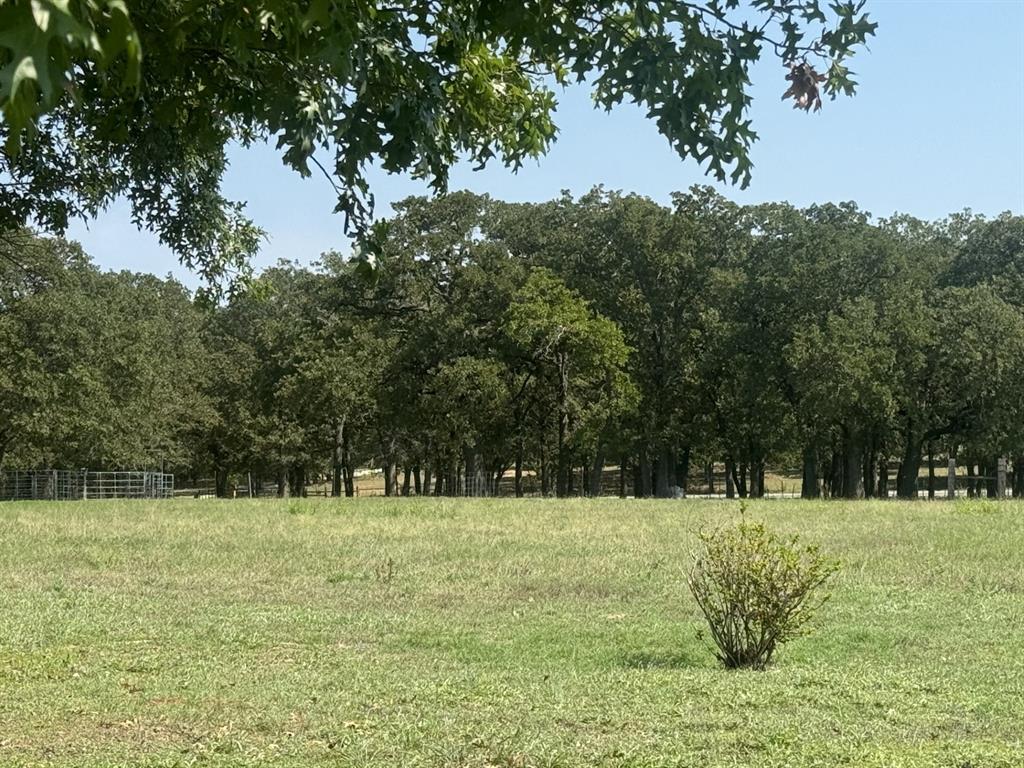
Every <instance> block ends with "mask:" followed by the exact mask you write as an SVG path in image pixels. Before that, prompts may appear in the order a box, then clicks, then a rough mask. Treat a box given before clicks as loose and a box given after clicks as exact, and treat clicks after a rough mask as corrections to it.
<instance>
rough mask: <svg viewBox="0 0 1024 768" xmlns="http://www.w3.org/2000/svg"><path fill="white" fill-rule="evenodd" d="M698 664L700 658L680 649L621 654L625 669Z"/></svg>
mask: <svg viewBox="0 0 1024 768" xmlns="http://www.w3.org/2000/svg"><path fill="white" fill-rule="evenodd" d="M700 665H701V660H700V659H698V658H696V657H694V656H693V655H692V654H690V653H687V652H686V651H685V650H682V649H677V650H671V651H635V652H632V653H627V654H625V655H624V656H622V666H624V667H626V668H627V669H683V668H685V667H697V666H700Z"/></svg>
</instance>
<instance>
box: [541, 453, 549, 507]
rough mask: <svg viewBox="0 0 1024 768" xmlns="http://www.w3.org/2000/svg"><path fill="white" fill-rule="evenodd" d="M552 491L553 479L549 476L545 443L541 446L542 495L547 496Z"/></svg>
mask: <svg viewBox="0 0 1024 768" xmlns="http://www.w3.org/2000/svg"><path fill="white" fill-rule="evenodd" d="M550 492H551V480H550V478H549V477H548V462H547V454H546V453H545V452H544V444H543V443H541V446H540V495H541V496H545V497H546V496H547V495H548V494H549V493H550Z"/></svg>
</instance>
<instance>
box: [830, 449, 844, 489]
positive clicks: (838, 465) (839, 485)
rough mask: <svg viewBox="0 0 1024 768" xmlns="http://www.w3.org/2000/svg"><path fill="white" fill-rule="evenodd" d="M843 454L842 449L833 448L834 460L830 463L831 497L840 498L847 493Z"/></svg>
mask: <svg viewBox="0 0 1024 768" xmlns="http://www.w3.org/2000/svg"><path fill="white" fill-rule="evenodd" d="M843 476H844V474H843V454H842V451H839V450H836V448H834V447H833V449H832V460H831V464H830V465H829V477H828V495H829V497H830V498H833V499H838V498H840V497H842V496H843V495H844V493H845V490H844V488H843Z"/></svg>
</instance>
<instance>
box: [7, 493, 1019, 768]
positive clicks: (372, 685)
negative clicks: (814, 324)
mask: <svg viewBox="0 0 1024 768" xmlns="http://www.w3.org/2000/svg"><path fill="white" fill-rule="evenodd" d="M735 510H736V505H735V504H725V503H717V502H709V501H700V500H694V501H682V502H679V501H673V502H670V501H664V502H654V501H651V502H643V501H629V502H621V501H618V500H606V501H605V500H601V501H572V502H556V501H552V500H547V501H544V500H527V501H520V502H513V501H493V502H482V501H469V500H466V501H449V500H444V501H442V500H432V499H419V500H417V499H405V500H386V499H364V500H356V501H355V502H352V501H346V502H333V501H327V500H322V501H317V502H313V501H296V502H291V503H287V502H281V503H277V502H270V501H266V502H246V501H235V502H216V501H186V502H155V503H141V502H140V503H104V502H84V503H68V504H58V505H52V504H42V503H39V504H13V505H12V504H6V505H0V764H2V765H17V766H27V765H57V766H76V767H77V766H86V767H92V766H128V765H131V766H191V765H201V766H236V765H238V766H247V765H274V766H328V765H329V766H360V767H362V766H438V767H440V766H479V767H480V768H483V767H484V766H519V767H521V768H525V767H526V766H701V767H703V766H711V767H715V768H717V767H724V766H779V767H782V766H786V767H788V766H857V767H858V768H861V767H871V766H878V767H881V766H886V767H889V766H929V767H930V766H935V767H936V768H938V767H942V768H968V767H969V768H982V767H998V766H1024V725H1022V717H1024V567H1022V563H1024V507H1022V506H1021V505H1019V504H1016V503H1009V502H1007V503H1005V504H1001V505H994V504H990V505H985V504H975V505H970V504H968V503H966V502H954V503H942V502H940V503H933V504H928V503H924V502H921V503H916V504H901V503H893V502H889V503H884V502H879V503H860V504H843V503H801V502H780V501H769V502H764V503H760V504H752V505H751V507H750V513H751V514H752V515H754V516H757V517H763V518H764V519H767V520H768V521H769V522H770V523H771V524H773V525H774V526H776V527H777V528H778V529H781V530H785V531H799V532H801V533H803V534H804V535H805V537H806V538H807V539H808V540H810V541H814V542H817V543H820V544H822V545H823V547H824V548H825V550H826V551H827V552H828V553H830V554H834V555H836V556H838V557H840V558H841V559H842V561H843V563H844V568H843V570H842V572H841V573H840V575H839V576H838V577H837V580H836V582H835V584H834V589H833V592H834V596H833V599H832V601H831V602H830V603H829V604H828V605H827V607H826V608H825V610H824V612H823V613H822V615H821V617H820V621H819V622H818V623H819V628H818V631H817V632H816V634H814V635H812V636H810V637H807V638H803V639H800V640H798V641H795V642H794V643H793V644H791V645H789V646H787V647H785V648H784V649H783V650H782V652H781V654H780V656H779V658H778V662H777V664H776V665H775V667H774V668H773V669H771V670H770V671H768V672H764V673H757V672H730V671H726V670H723V669H721V668H719V667H718V666H717V665H716V663H715V661H714V659H713V656H712V654H711V653H710V651H709V650H708V649H707V648H706V647H705V646H704V645H703V643H702V641H701V640H700V639H698V638H697V636H696V635H697V631H698V630H699V629H700V626H701V624H700V621H699V619H698V615H697V613H696V609H695V607H694V605H693V603H692V600H691V599H690V597H689V594H688V593H687V590H686V587H685V571H686V568H687V565H688V552H689V550H690V548H691V546H692V544H693V541H694V536H693V534H694V532H695V531H696V530H698V529H699V528H700V527H701V526H703V525H706V524H708V523H709V522H711V521H715V520H722V519H725V518H727V517H728V516H730V515H733V514H735Z"/></svg>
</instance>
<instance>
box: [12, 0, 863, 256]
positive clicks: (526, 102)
mask: <svg viewBox="0 0 1024 768" xmlns="http://www.w3.org/2000/svg"><path fill="white" fill-rule="evenodd" d="M862 7H863V2H853V1H852V0H844V1H843V2H836V3H829V4H825V3H822V2H821V1H820V0H800V2H780V1H778V0H750V2H748V3H744V4H740V3H738V2H725V3H722V2H720V1H719V0H710V1H708V2H699V3H677V2H672V1H670V0H658V2H655V3H653V4H652V3H641V2H634V1H633V0H627V1H625V2H623V1H616V2H609V1H605V0H594V1H592V2H528V3H514V2H490V3H478V2H466V1H465V0H461V1H459V2H445V3H440V2H428V3H423V2H412V0H402V1H401V2H394V3H389V4H387V5H384V6H382V5H380V4H377V3H371V2H365V0H360V2H354V3H339V2H331V1H329V0H317V2H312V3H299V2H296V0H231V2H210V3H201V2H185V1H184V0H147V1H146V2H141V1H140V0H2V2H0V30H3V31H2V34H0V110H2V112H3V124H2V125H0V134H2V136H3V139H4V142H5V149H4V151H3V153H2V154H0V173H2V174H3V175H4V176H7V177H10V179H11V184H9V185H5V186H3V187H2V188H0V229H5V228H9V227H10V226H12V225H20V224H24V223H26V222H28V221H30V220H32V221H35V222H37V223H38V224H39V225H40V226H42V227H44V228H45V229H47V230H50V231H52V232H55V233H58V234H59V233H61V232H62V231H63V230H64V228H65V227H66V226H67V222H68V220H69V218H72V217H91V216H93V215H95V214H96V212H97V211H98V210H100V209H101V208H103V207H104V206H105V205H107V204H108V203H109V202H110V201H111V200H112V199H113V198H114V197H117V196H127V197H128V199H129V200H130V202H131V205H132V210H133V214H134V217H135V219H136V221H137V222H138V223H139V224H140V225H141V226H145V227H149V228H151V229H154V230H155V231H156V232H157V233H158V234H159V236H160V238H161V240H162V241H163V242H164V243H166V244H168V245H169V246H171V247H172V248H174V249H175V250H176V251H177V252H178V253H179V254H180V255H181V257H182V258H183V259H184V260H185V261H186V262H187V263H189V264H191V265H193V266H196V267H198V268H199V269H200V270H202V271H203V272H204V273H205V274H207V275H208V276H217V275H219V274H222V273H223V272H224V271H225V270H232V269H242V268H244V265H245V259H246V257H247V256H248V255H250V254H251V253H252V252H253V251H254V250H255V249H256V248H257V247H258V245H259V238H260V232H259V230H258V229H256V228H255V227H254V226H253V225H252V224H251V223H250V222H248V221H247V220H246V218H245V217H244V215H243V213H242V209H241V207H240V206H238V205H237V204H235V203H232V202H231V201H228V200H226V199H224V197H223V196H222V195H221V193H220V182H221V177H222V175H223V173H224V170H225V167H226V158H225V149H226V147H227V146H228V145H229V144H230V143H231V142H236V141H237V142H239V143H241V144H245V145H247V144H251V143H253V142H257V141H264V140H267V141H273V142H276V145H277V148H278V150H279V151H280V152H281V156H282V159H283V160H284V162H285V163H286V164H287V165H288V166H290V167H291V168H293V169H294V170H296V171H297V172H299V173H300V174H302V175H307V176H308V175H310V174H311V173H314V172H320V171H322V172H324V173H325V174H326V175H327V176H328V177H329V178H330V179H331V180H332V183H334V185H335V187H336V190H337V194H338V203H337V210H338V211H340V212H341V213H342V214H344V216H345V217H346V225H347V226H348V225H351V228H353V229H354V230H355V231H357V232H360V233H366V232H367V227H366V224H367V222H368V218H369V216H370V214H371V210H372V194H371V191H370V189H369V185H368V182H367V178H366V168H367V167H368V166H370V165H372V164H376V165H378V166H379V167H381V168H383V169H384V170H385V171H388V172H411V173H412V174H413V175H414V176H416V177H418V178H423V179H428V180H429V181H430V183H431V185H432V187H433V188H434V189H435V190H438V191H443V190H444V189H445V188H446V186H447V181H448V171H449V168H450V167H451V165H452V164H453V163H454V162H456V160H457V159H459V158H461V157H467V158H469V159H470V160H471V161H472V162H473V163H474V164H475V165H477V166H483V165H484V164H486V163H487V162H489V161H491V160H494V159H498V160H500V161H501V162H503V163H505V164H506V165H509V166H511V167H513V168H518V167H519V166H520V165H521V164H522V163H523V161H524V160H526V159H527V158H530V157H536V156H538V155H540V154H543V153H544V152H545V151H546V150H547V148H548V146H549V145H550V143H551V142H552V141H553V139H554V137H555V134H556V131H557V128H556V126H555V123H554V120H553V113H554V110H555V103H556V101H555V92H554V91H553V90H552V86H553V85H558V86H564V85H567V84H569V83H570V82H573V81H589V82H590V83H591V85H592V89H593V94H594V100H595V104H596V105H597V106H599V107H601V108H604V109H611V108H613V107H614V106H615V105H617V104H619V103H621V102H622V101H624V100H626V101H630V102H633V103H636V104H638V105H639V106H640V107H641V108H642V109H644V110H645V111H646V113H647V115H648V117H649V118H650V119H652V120H654V121H655V123H656V124H657V126H658V129H659V131H660V132H661V133H662V134H663V135H664V136H665V137H666V139H667V140H668V141H669V142H670V144H671V145H672V146H673V147H674V148H675V150H676V151H677V152H678V153H679V155H680V156H681V157H683V158H688V159H692V160H694V161H697V162H700V163H702V164H704V165H705V166H706V167H707V169H708V171H709V172H710V173H711V174H713V175H714V176H715V177H716V178H718V179H724V178H726V176H729V177H731V178H732V179H733V180H734V181H740V182H742V183H743V184H744V185H745V184H746V183H747V181H748V180H749V178H750V170H751V163H750V159H749V154H748V153H749V147H750V145H751V143H752V142H753V141H754V140H755V138H756V134H755V132H754V130H753V129H752V127H751V121H750V119H749V117H748V111H749V106H750V96H749V94H748V86H749V78H748V71H749V69H750V67H751V65H752V64H753V63H754V62H755V61H757V60H758V59H759V58H760V57H761V55H762V53H763V51H765V50H768V51H770V52H771V53H772V54H773V55H774V56H775V57H776V58H778V59H779V60H780V62H781V63H784V64H789V65H791V66H795V65H797V64H798V63H799V66H801V67H803V68H805V69H806V70H807V71H808V72H814V73H816V72H817V70H816V69H815V67H818V68H820V69H821V75H820V76H819V75H817V74H816V75H815V78H814V79H815V83H817V82H818V79H819V77H820V78H823V80H824V82H823V87H824V90H825V91H826V92H827V93H828V94H830V95H832V96H833V97H834V96H835V95H836V94H838V93H847V94H851V93H853V91H854V88H855V85H856V84H855V82H854V80H853V78H852V76H851V73H850V72H849V70H848V68H847V62H848V59H849V57H850V56H851V55H852V54H853V53H854V52H855V51H856V50H857V49H858V48H859V47H860V46H862V45H863V44H864V43H865V42H866V40H867V39H868V38H869V37H870V36H871V35H873V34H874V31H875V24H874V23H872V22H870V21H869V19H868V16H867V14H865V13H863V12H862ZM799 98H802V97H798V101H799ZM324 154H330V155H333V162H331V161H327V162H326V163H325V162H324V161H322V160H321V159H320V157H321V156H323V155H324ZM318 155H319V156H318Z"/></svg>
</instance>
